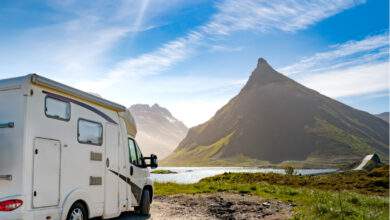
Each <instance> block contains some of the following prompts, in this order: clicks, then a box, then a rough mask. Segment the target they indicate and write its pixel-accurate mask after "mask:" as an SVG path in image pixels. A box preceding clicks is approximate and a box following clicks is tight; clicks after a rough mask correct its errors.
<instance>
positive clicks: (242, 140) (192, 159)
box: [162, 58, 389, 166]
mask: <svg viewBox="0 0 390 220" xmlns="http://www.w3.org/2000/svg"><path fill="white" fill-rule="evenodd" d="M388 146H389V128H388V124H387V123H386V122H384V121H383V120H381V119H378V118H377V117H375V116H373V115H371V114H369V113H367V112H363V111H359V110H357V109H354V108H351V107H349V106H347V105H345V104H343V103H340V102H338V101H336V100H333V99H331V98H328V97H326V96H323V95H321V94H320V93H318V92H316V91H314V90H312V89H309V88H307V87H305V86H303V85H301V84H299V83H297V82H295V81H294V80H292V79H290V78H288V77H286V76H285V75H283V74H281V73H279V72H277V71H276V70H274V69H273V68H272V67H271V66H270V65H269V64H268V63H267V61H266V60H265V59H263V58H260V59H259V60H258V63H257V67H256V69H255V70H254V71H253V72H252V74H251V76H250V78H249V80H248V82H247V83H246V85H245V86H244V87H243V89H242V90H241V91H240V93H239V94H238V95H237V96H235V97H234V98H232V99H231V100H230V101H229V102H228V103H227V104H226V105H225V106H223V107H222V108H221V109H220V110H218V111H217V113H216V114H215V115H214V116H213V117H212V118H211V119H210V120H209V121H207V122H205V123H203V124H200V125H198V126H196V127H193V128H191V129H190V130H189V131H188V134H187V136H186V137H185V138H184V139H183V141H182V142H181V143H180V144H179V146H178V147H177V149H176V150H175V151H174V152H173V153H172V154H171V155H170V156H169V157H168V158H167V159H165V160H164V161H162V163H163V164H165V165H180V166H186V165H259V164H269V163H273V164H275V163H281V162H287V161H289V163H292V162H294V163H298V164H302V165H308V166H333V165H340V164H345V163H349V162H352V161H355V160H360V158H361V157H362V156H364V155H367V154H372V153H374V152H377V153H378V155H379V156H380V157H381V158H385V159H387V158H388V149H389V148H388Z"/></svg>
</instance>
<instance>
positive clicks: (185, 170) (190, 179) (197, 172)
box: [151, 167, 336, 183]
mask: <svg viewBox="0 0 390 220" xmlns="http://www.w3.org/2000/svg"><path fill="white" fill-rule="evenodd" d="M158 170H171V171H174V172H177V173H176V174H153V173H152V174H151V177H152V179H153V180H154V181H156V182H175V183H196V182H198V181H199V180H201V179H203V178H205V177H210V176H215V175H218V174H222V173H225V172H231V173H242V172H245V173H269V172H274V173H282V174H284V170H283V169H274V168H258V167H159V168H158ZM335 171H336V169H297V170H296V172H297V173H298V174H301V175H310V174H320V173H329V172H335Z"/></svg>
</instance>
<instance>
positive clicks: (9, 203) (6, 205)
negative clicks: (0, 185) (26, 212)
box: [0, 199, 23, 212]
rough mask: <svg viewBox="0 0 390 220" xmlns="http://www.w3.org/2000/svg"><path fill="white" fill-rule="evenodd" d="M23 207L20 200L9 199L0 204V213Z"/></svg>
mask: <svg viewBox="0 0 390 220" xmlns="http://www.w3.org/2000/svg"><path fill="white" fill-rule="evenodd" d="M21 205H23V201H22V200H20V199H10V200H5V201H2V202H0V212H9V211H12V210H15V209H17V208H19V207H20V206H21Z"/></svg>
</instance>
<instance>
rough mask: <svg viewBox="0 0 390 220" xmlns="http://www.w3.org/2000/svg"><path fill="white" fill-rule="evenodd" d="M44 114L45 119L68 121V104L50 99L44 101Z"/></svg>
mask: <svg viewBox="0 0 390 220" xmlns="http://www.w3.org/2000/svg"><path fill="white" fill-rule="evenodd" d="M45 114H46V116H47V117H50V118H56V119H60V120H66V121H67V120H69V119H70V103H69V102H64V101H61V100H58V99H54V98H51V97H46V99H45Z"/></svg>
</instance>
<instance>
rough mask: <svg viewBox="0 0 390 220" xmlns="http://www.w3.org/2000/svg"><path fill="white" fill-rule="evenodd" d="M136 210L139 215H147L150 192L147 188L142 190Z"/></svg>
mask: <svg viewBox="0 0 390 220" xmlns="http://www.w3.org/2000/svg"><path fill="white" fill-rule="evenodd" d="M138 211H139V214H141V215H149V213H150V192H149V190H147V189H145V190H144V191H143V192H142V197H141V203H140V204H139V207H138Z"/></svg>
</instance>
